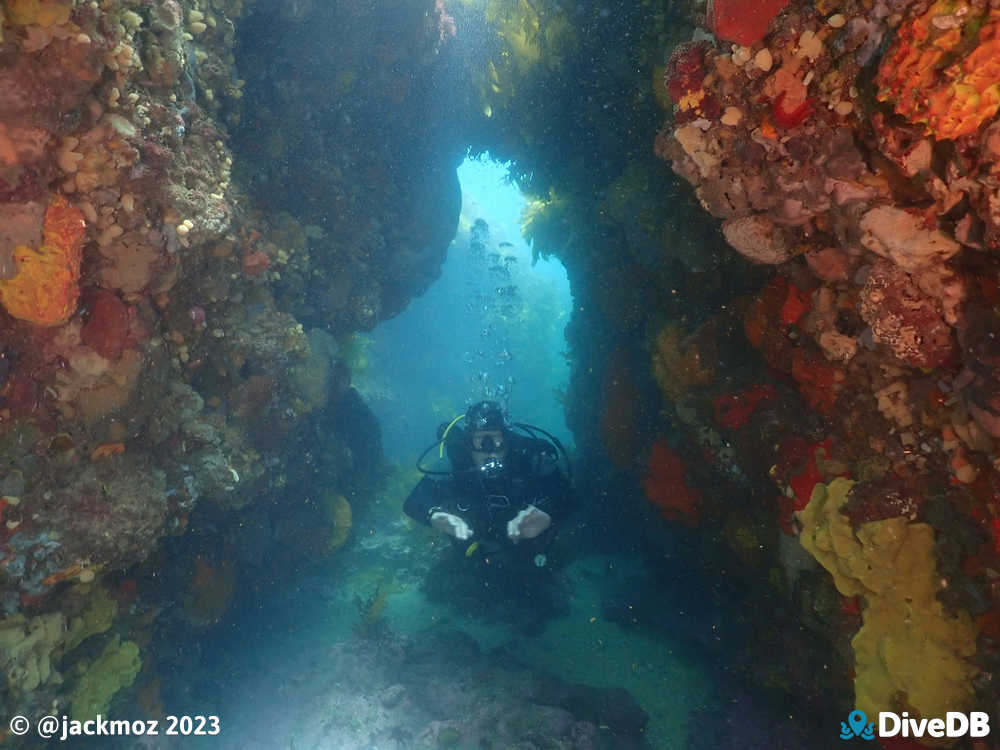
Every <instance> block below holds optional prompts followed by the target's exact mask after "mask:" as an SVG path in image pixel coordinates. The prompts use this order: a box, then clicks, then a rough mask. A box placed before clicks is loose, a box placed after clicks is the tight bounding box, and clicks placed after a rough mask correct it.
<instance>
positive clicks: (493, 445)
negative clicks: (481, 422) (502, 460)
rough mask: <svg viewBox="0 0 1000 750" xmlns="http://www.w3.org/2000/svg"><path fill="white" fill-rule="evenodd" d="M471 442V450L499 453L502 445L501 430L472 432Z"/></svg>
mask: <svg viewBox="0 0 1000 750" xmlns="http://www.w3.org/2000/svg"><path fill="white" fill-rule="evenodd" d="M471 442H472V450H474V451H475V452H477V453H499V452H500V451H502V450H503V446H504V438H503V433H502V432H496V433H493V432H474V433H472V439H471Z"/></svg>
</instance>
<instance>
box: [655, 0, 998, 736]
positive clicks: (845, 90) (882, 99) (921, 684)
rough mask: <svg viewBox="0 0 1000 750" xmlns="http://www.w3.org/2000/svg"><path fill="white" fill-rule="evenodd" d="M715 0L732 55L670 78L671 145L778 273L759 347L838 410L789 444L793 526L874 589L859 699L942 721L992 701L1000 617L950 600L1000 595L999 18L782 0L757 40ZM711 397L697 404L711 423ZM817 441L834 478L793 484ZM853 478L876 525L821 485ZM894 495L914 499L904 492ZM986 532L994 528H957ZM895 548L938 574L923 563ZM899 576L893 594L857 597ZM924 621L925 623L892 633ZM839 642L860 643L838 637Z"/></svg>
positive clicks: (850, 587)
mask: <svg viewBox="0 0 1000 750" xmlns="http://www.w3.org/2000/svg"><path fill="white" fill-rule="evenodd" d="M715 5H717V4H713V8H710V13H709V19H708V21H709V28H710V30H712V31H713V33H714V34H715V37H716V41H714V42H713V41H712V40H710V39H705V36H704V35H701V36H700V40H699V41H698V42H697V44H696V45H692V44H684V45H680V46H677V47H676V48H675V49H674V50H673V51H672V54H671V59H670V63H669V64H668V65H667V66H666V68H665V72H664V75H665V86H666V89H667V91H668V92H670V94H671V97H672V98H673V111H672V113H671V114H672V116H671V117H670V118H669V120H668V123H667V125H666V126H665V127H664V128H663V130H661V132H660V134H659V136H658V137H657V139H656V152H657V154H658V155H659V156H661V157H662V158H665V159H667V160H668V161H669V162H670V163H671V165H672V167H673V169H674V170H675V172H676V173H677V174H678V175H680V176H681V177H682V178H683V179H684V180H686V181H687V182H689V183H690V185H691V186H692V188H693V190H694V192H695V194H696V196H697V198H698V201H699V203H700V204H701V206H702V207H703V208H704V210H705V211H707V212H709V213H710V214H712V215H713V216H714V217H716V218H717V219H719V220H721V221H722V223H721V231H722V234H723V236H724V237H725V239H726V241H727V242H728V243H729V245H730V246H731V247H732V248H733V249H734V250H735V251H736V252H737V253H739V254H740V255H742V256H744V257H745V258H747V259H749V260H751V261H752V262H754V263H757V264H763V265H767V266H773V267H775V272H776V275H775V277H774V278H773V279H772V280H771V281H770V283H769V285H768V286H766V287H765V288H764V289H763V290H762V291H761V292H760V293H759V294H758V295H756V297H755V298H754V299H753V300H752V301H751V302H750V305H749V307H748V309H747V313H746V315H745V317H744V328H745V331H746V335H747V338H748V339H749V341H750V343H751V344H752V345H753V346H754V347H755V348H756V349H757V350H758V351H759V352H760V355H761V356H762V357H763V359H764V360H765V361H766V362H767V364H768V366H769V367H770V368H771V373H772V377H773V376H774V375H775V374H779V373H780V374H784V376H785V377H786V378H787V377H790V378H791V379H792V380H793V381H794V383H795V384H796V386H797V388H798V390H799V391H800V393H801V395H802V397H803V399H804V401H805V402H806V404H807V405H808V407H809V408H810V409H811V410H812V411H813V412H814V413H815V414H817V415H818V416H820V417H822V419H821V420H820V421H815V420H812V419H810V420H808V421H809V424H807V423H804V422H799V423H798V424H795V423H789V424H787V425H786V426H785V428H784V429H783V430H781V436H780V438H779V439H778V440H776V442H775V448H776V450H775V451H774V452H773V454H772V455H773V459H772V460H773V461H774V466H773V467H772V471H771V476H772V479H773V480H774V481H775V482H776V483H777V484H778V487H779V489H780V490H781V492H782V494H783V498H782V500H781V501H780V503H779V508H780V518H781V521H780V523H781V527H782V529H784V531H785V532H787V533H791V534H793V535H794V534H798V533H799V530H800V528H801V527H802V526H804V529H802V530H801V539H802V543H803V544H804V545H805V546H806V547H807V548H808V549H809V550H810V552H812V554H813V555H814V556H815V557H816V558H817V559H818V560H819V561H820V562H821V563H822V564H823V566H824V567H825V568H827V569H828V570H830V571H831V572H832V573H833V577H834V579H835V581H836V586H837V589H838V590H839V591H840V593H841V594H842V595H843V596H845V597H853V596H855V595H857V594H859V593H860V594H861V595H862V604H861V609H860V614H861V617H862V625H861V629H860V630H859V631H858V632H857V634H856V635H855V636H854V638H853V641H852V644H853V650H854V655H855V670H856V677H855V696H854V701H855V703H854V705H856V706H859V707H861V708H862V709H863V710H865V711H867V712H869V713H872V712H877V711H885V710H900V709H901V708H909V710H910V711H911V712H914V711H915V712H917V713H918V714H919V715H921V716H925V717H932V716H943V715H944V712H945V711H947V710H963V709H964V710H967V709H969V708H971V707H972V706H980V707H983V706H989V705H992V703H993V702H994V701H995V688H992V687H989V685H988V680H976V681H974V680H973V678H974V677H975V676H976V675H977V673H979V672H980V671H981V670H986V671H989V670H990V669H991V666H989V665H991V664H992V656H991V654H992V653H993V650H994V647H993V645H992V643H993V642H992V640H990V636H987V635H986V633H985V631H981V630H980V631H978V633H977V627H976V625H975V624H974V622H973V617H972V616H971V615H970V612H971V613H972V614H973V615H979V616H980V623H981V624H985V623H986V622H988V618H987V616H986V615H985V614H984V611H987V610H988V611H990V612H992V611H995V610H996V608H997V607H998V606H1000V600H998V599H997V598H996V597H995V595H990V596H989V598H988V601H984V600H983V598H982V597H981V596H980V595H979V594H976V595H975V596H971V595H970V596H958V597H950V596H945V593H946V591H945V589H948V590H952V589H954V588H958V589H959V590H963V591H967V592H970V591H977V592H985V591H987V590H992V587H991V586H990V585H989V583H988V576H989V575H991V574H990V573H988V572H987V571H996V570H998V569H1000V567H998V566H1000V559H998V558H997V556H996V554H997V549H998V548H997V546H996V545H995V543H994V542H993V541H992V540H995V539H996V529H997V528H1000V525H998V522H997V520H996V519H997V516H996V499H997V495H995V493H994V490H993V489H992V487H993V486H994V485H995V481H994V478H995V476H996V471H997V468H996V466H997V464H996V456H997V454H996V451H997V446H996V444H995V442H994V440H993V437H994V436H995V435H997V434H1000V432H998V431H997V420H996V419H995V417H994V413H995V411H996V408H997V405H998V402H997V401H996V400H995V399H994V396H993V393H994V389H993V387H992V385H990V383H992V382H994V380H995V378H994V375H995V372H994V367H993V364H992V357H991V355H989V354H987V353H986V352H985V351H984V347H983V343H984V342H985V339H984V338H983V336H984V334H985V335H986V336H988V337H989V338H992V337H993V335H994V333H995V331H996V328H995V323H996V320H995V316H993V314H992V313H991V312H987V311H986V308H988V307H992V306H993V305H995V303H996V293H995V289H996V287H997V284H998V281H1000V266H998V265H997V263H996V262H995V258H994V257H993V255H992V254H991V251H995V250H996V249H997V248H998V247H1000V246H998V245H997V243H996V241H995V240H996V232H995V231H994V227H996V225H997V222H998V221H1000V212H998V210H997V209H998V205H1000V204H998V203H997V201H996V200H995V199H996V196H997V181H996V170H995V164H996V158H997V151H996V148H995V145H996V144H994V143H993V140H995V138H996V136H995V132H996V128H997V126H998V124H1000V123H997V122H995V120H996V115H997V111H998V109H1000V98H998V92H1000V68H998V67H997V62H996V61H997V60H998V59H1000V57H998V54H997V53H998V50H1000V48H998V47H997V40H996V29H997V18H998V16H997V13H998V9H997V8H995V7H992V4H990V5H989V7H988V4H971V3H965V2H961V1H959V2H935V3H912V2H878V3H874V4H862V3H854V2H846V3H844V2H839V3H826V4H824V3H817V4H815V5H814V4H812V3H795V2H793V3H788V4H785V3H775V4H773V5H774V7H773V8H770V6H769V8H768V14H769V18H772V19H773V20H771V23H770V25H769V27H768V28H767V29H766V30H764V31H759V30H757V29H756V27H755V26H754V23H755V22H756V21H755V19H754V18H751V17H749V16H748V17H747V18H746V25H745V26H744V27H742V28H740V29H737V28H736V27H737V26H738V25H739V23H740V18H739V17H738V16H734V15H732V14H729V15H725V14H720V13H719V11H718V10H714V11H713V9H714V8H715ZM733 5H738V4H733ZM724 6H725V7H726V8H728V7H729V4H728V3H727V4H724ZM772 11H773V12H772ZM713 12H714V15H713ZM737 32H739V33H737ZM883 40H886V42H887V43H886V44H885V45H882V42H883ZM730 42H734V43H730ZM879 54H881V55H882V56H881V58H879V57H878V55H879ZM868 67H874V68H876V69H877V73H876V75H875V80H874V82H870V81H869V80H868V79H867V78H866V76H865V74H864V70H865V68H868ZM986 196H991V197H986ZM987 330H989V331H990V333H989V334H986V333H985V332H986V331H987ZM972 341H976V342H979V343H977V344H973V343H972ZM988 348H989V347H988V346H987V347H985V349H988ZM987 363H989V364H987ZM657 368H658V369H657V373H658V374H659V373H660V371H661V370H660V368H659V365H657ZM672 381H673V382H674V383H677V384H678V385H675V386H674V390H673V392H671V391H670V390H668V389H665V390H664V392H665V394H666V395H667V396H668V398H669V399H670V400H671V401H673V402H678V399H679V397H680V392H679V390H678V389H679V387H680V386H679V384H680V383H682V381H681V380H679V379H678V377H677V376H676V375H675V376H673V378H672ZM712 390H713V388H711V387H710V388H709V389H708V391H709V394H711V392H712ZM698 395H699V394H693V396H694V398H691V397H689V398H687V399H686V401H685V407H684V408H691V407H692V406H693V407H694V408H695V410H696V411H697V412H698V413H700V414H703V415H704V416H703V417H702V418H703V419H705V418H708V417H709V414H710V412H709V410H708V405H707V404H705V403H704V398H701V399H699V398H697V396H698ZM677 409H678V411H680V409H681V405H680V404H679V403H678V404H677ZM729 416H730V414H729V413H726V414H719V413H718V412H717V413H716V415H715V419H714V421H715V422H716V423H720V424H725V426H726V427H727V429H728V430H730V431H732V432H734V433H736V435H737V436H738V435H739V434H740V433H741V432H746V431H752V430H753V429H755V428H758V427H759V425H761V424H763V422H762V420H763V418H764V414H751V416H750V417H749V418H748V419H747V420H746V421H742V420H740V421H734V420H731V419H729ZM819 437H821V438H823V443H822V445H823V446H824V448H823V454H822V455H823V458H822V463H826V464H829V465H828V466H826V467H823V468H821V462H820V458H819V454H818V453H816V452H815V451H813V450H812V449H808V448H807V449H806V450H804V451H798V452H797V453H798V455H800V456H805V457H809V459H808V465H807V466H806V468H805V469H804V470H803V469H801V468H799V469H794V470H793V469H791V468H790V467H791V466H792V465H799V466H801V464H802V461H801V460H798V459H797V460H794V461H792V460H790V457H789V455H788V451H789V450H790V449H791V447H792V446H794V445H796V443H801V445H802V446H808V445H809V443H811V442H812V441H815V440H816V439H817V438H819ZM737 460H738V461H739V460H740V452H739V451H737ZM831 462H832V463H831ZM740 465H741V466H742V467H744V468H747V467H748V465H749V464H748V463H747V461H746V460H742V461H740ZM834 476H841V477H851V478H852V479H854V480H857V481H859V484H858V485H855V487H856V488H858V489H859V491H863V492H864V497H866V498H867V499H866V500H865V504H864V506H863V507H865V508H866V510H865V511H864V512H863V513H862V514H861V515H858V513H859V511H847V508H848V507H850V505H849V504H846V503H847V493H846V490H845V491H843V492H840V494H837V495H836V497H837V498H838V499H837V501H836V502H834V501H833V500H832V499H831V500H829V501H826V505H825V506H822V503H823V500H822V497H826V494H827V493H833V490H834V489H835V488H843V487H850V486H851V485H850V483H849V482H848V480H847V479H834V480H833V483H832V484H829V485H826V484H824V482H828V481H829V480H830V479H831V478H832V477H834ZM888 481H891V482H894V483H898V484H901V485H902V486H905V487H906V488H908V489H906V490H905V491H904V493H903V495H899V493H890V492H888V491H885V488H886V487H887V486H888V485H887V484H885V482H888ZM844 483H846V484H844ZM869 483H874V484H869ZM949 484H950V489H948V490H947V491H945V488H947V487H949ZM866 487H870V488H871V489H869V490H864V488H866ZM824 488H827V489H824ZM834 494H835V493H834ZM901 496H905V497H908V498H910V500H909V501H908V502H905V503H903V502H897V500H898V498H899V497H901ZM810 497H811V498H812V501H811V502H810ZM832 497H833V494H831V498H832ZM894 497H895V498H897V500H893V498H894ZM806 503H808V506H807V505H806ZM821 506H822V507H824V510H823V511H822V513H823V514H824V516H823V517H824V518H825V520H823V521H821V520H819V515H818V514H819V513H820V511H819V510H818V508H820V507H821ZM946 507H947V508H949V509H950V510H949V512H948V513H946V514H942V513H941V509H942V508H946ZM847 512H853V513H854V515H852V516H850V517H849V516H848V515H845V513H847ZM862 517H863V518H866V522H865V523H861V522H860V521H858V520H857V519H858V518H862ZM796 519H798V520H796ZM852 519H855V520H852ZM967 527H971V528H975V527H978V529H979V532H978V534H975V535H973V536H968V535H967V534H965V533H964V532H963V533H962V534H961V535H960V534H959V532H958V529H959V528H967ZM838 530H839V531H838ZM908 534H912V535H913V540H912V541H905V540H907V539H909V537H908V536H907V535H908ZM918 537H919V538H920V539H921V540H922V541H919V542H918V541H917V538H918ZM987 539H989V540H991V541H988V542H987V541H986V540H987ZM890 541H891V544H893V545H902V546H901V547H900V548H899V549H903V548H905V549H906V550H907V552H906V554H907V555H915V556H917V557H919V560H917V558H916V557H914V559H913V560H912V561H911V562H910V563H906V561H905V560H904V559H903V558H902V557H901V556H900V555H901V553H899V552H898V550H897V551H893V550H895V549H896V548H895V547H893V548H892V549H889V547H887V546H886V545H887V544H889V543H890ZM944 548H948V549H950V550H951V552H950V553H949V554H950V557H949V560H958V561H964V562H962V563H961V565H960V566H959V567H958V568H956V567H954V566H952V567H949V569H948V572H947V573H944V572H943V571H942V570H941V565H942V561H941V560H940V559H938V562H937V566H938V570H937V572H936V573H935V557H936V556H938V557H939V556H940V555H941V554H942V552H941V550H942V549H944ZM851 550H854V551H853V552H852V551H851ZM852 555H853V556H854V558H856V559H854V558H852V559H851V560H848V559H847V557H851V556H852ZM845 556H846V557H845ZM876 558H877V559H880V560H884V561H885V562H884V564H882V563H878V562H877V559H876ZM907 559H908V558H907ZM852 560H853V561H852ZM973 560H975V561H976V562H975V564H972V562H971V561H973ZM959 568H960V569H959ZM879 570H884V571H885V575H889V576H890V577H891V576H892V575H895V576H896V578H894V579H891V580H890V579H889V578H886V579H885V580H880V581H879V582H874V581H870V582H869V584H864V585H860V584H858V583H857V580H858V578H859V576H860V578H861V580H862V581H863V580H865V576H877V575H882V573H879V572H878V571H879ZM865 571H867V572H865ZM908 576H910V577H909V578H908ZM893 597H897V598H899V597H902V598H904V599H905V601H906V603H907V604H906V606H905V607H904V606H903V605H902V604H901V603H900V602H899V601H896V602H894V603H890V600H891V599H892V598H893ZM942 602H946V603H944V604H943V603H942ZM917 610H919V611H920V612H921V613H923V614H921V615H920V616H919V617H918V616H917V614H913V615H912V617H908V619H907V620H906V624H905V626H904V624H903V623H901V622H896V621H895V620H894V619H893V618H894V617H897V616H898V615H899V613H900V612H904V611H910V612H912V613H916V612H917ZM890 612H892V613H896V614H892V615H890V614H889V613H890ZM925 614H926V617H925V616H924V615H925ZM920 622H923V623H924V624H923V625H921V624H919V623H920ZM907 628H924V630H923V631H921V632H919V633H910V634H907V633H908V631H907ZM823 629H824V630H825V631H826V636H827V637H830V638H832V639H834V640H836V639H837V638H840V637H842V635H838V633H837V632H836V629H835V627H834V623H829V624H828V625H826V626H825V627H824V628H823ZM930 633H934V635H933V636H931V635H929V634H930ZM977 634H978V635H980V638H979V641H978V645H977ZM932 644H933V645H932ZM927 649H935V654H937V656H931V655H930V653H929V652H928V651H927ZM945 655H947V656H945ZM917 663H920V664H929V663H933V664H935V665H937V666H935V667H934V668H933V669H931V668H930V667H928V669H929V670H930V671H928V673H927V674H918V673H917V672H914V671H913V669H912V668H911V667H904V666H903V665H904V664H907V665H913V664H917Z"/></svg>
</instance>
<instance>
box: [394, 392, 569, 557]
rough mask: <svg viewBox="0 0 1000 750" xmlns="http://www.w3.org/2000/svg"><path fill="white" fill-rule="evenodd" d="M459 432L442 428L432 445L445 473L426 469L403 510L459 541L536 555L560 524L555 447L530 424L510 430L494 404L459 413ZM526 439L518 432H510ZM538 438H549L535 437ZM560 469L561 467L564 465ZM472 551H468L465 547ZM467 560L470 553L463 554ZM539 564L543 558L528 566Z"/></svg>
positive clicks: (564, 501) (561, 496)
mask: <svg viewBox="0 0 1000 750" xmlns="http://www.w3.org/2000/svg"><path fill="white" fill-rule="evenodd" d="M463 416H464V419H465V426H464V427H462V426H459V425H458V424H457V423H458V421H460V420H461V419H462V418H463V417H461V416H460V417H458V418H456V419H455V420H454V421H452V423H451V424H449V425H447V426H446V427H443V429H442V430H441V431H440V434H439V435H438V438H439V441H438V443H435V444H434V445H432V446H431V447H430V448H428V449H427V450H426V451H424V454H423V455H422V456H421V460H422V459H423V458H424V457H425V456H426V455H427V453H428V452H429V451H430V450H433V448H434V447H437V446H441V450H442V452H443V449H447V451H448V458H449V461H450V462H451V466H452V469H451V471H431V470H429V469H426V468H424V467H423V466H422V465H421V463H420V461H418V462H417V468H418V469H420V470H421V471H422V472H424V474H425V476H424V477H423V478H422V479H421V480H420V482H419V483H418V484H417V486H416V487H415V488H414V489H413V491H412V492H411V493H410V495H409V497H407V499H406V502H405V503H404V504H403V511H404V512H405V513H406V514H407V515H408V516H410V518H412V519H414V520H415V521H418V522H419V523H423V524H427V525H429V526H432V527H433V528H435V529H437V530H438V531H440V532H442V533H444V534H447V535H448V536H451V537H454V538H455V539H457V540H459V541H461V542H469V545H468V547H467V548H466V549H467V551H468V550H469V549H470V548H472V546H473V545H476V546H477V547H478V546H485V547H486V548H487V549H486V550H484V551H494V552H495V551H498V550H500V549H502V548H504V547H509V546H511V545H528V546H530V549H531V550H532V551H535V552H537V553H538V554H542V553H543V552H544V550H545V549H546V548H547V546H548V543H549V542H550V541H551V538H552V537H553V536H554V533H555V530H554V524H557V523H558V522H559V521H561V520H564V519H565V515H566V513H567V512H568V510H569V506H570V503H571V499H572V497H571V491H570V481H569V479H568V477H567V475H566V474H564V473H563V472H562V470H561V469H560V467H559V456H558V454H557V452H556V446H558V449H559V450H560V451H562V453H563V456H564V457H565V451H564V450H563V448H562V445H561V444H560V443H559V441H558V440H557V439H556V438H555V437H553V436H551V435H549V434H548V433H547V432H545V431H544V430H541V429H540V428H538V427H533V426H531V425H522V424H511V423H510V422H508V421H507V418H506V416H505V415H504V413H503V410H502V409H501V408H500V405H499V404H497V403H496V402H495V401H480V402H479V403H477V404H473V405H472V406H471V407H469V409H468V411H467V412H466V413H465V414H464V415H463ZM515 427H517V428H520V429H521V430H523V432H525V433H527V434H520V433H518V432H515V431H514V428H515ZM537 433H541V434H544V435H546V436H547V437H548V438H550V440H551V442H550V440H545V439H542V438H539V437H537ZM566 465H567V470H568V467H569V461H568V459H567V461H566ZM473 551H474V549H473ZM470 554H471V553H470ZM535 562H536V564H538V565H544V557H543V558H541V559H536V560H535Z"/></svg>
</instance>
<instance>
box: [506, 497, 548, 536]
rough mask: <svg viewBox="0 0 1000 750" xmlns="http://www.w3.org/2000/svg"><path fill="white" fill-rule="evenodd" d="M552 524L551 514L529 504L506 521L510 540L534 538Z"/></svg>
mask: <svg viewBox="0 0 1000 750" xmlns="http://www.w3.org/2000/svg"><path fill="white" fill-rule="evenodd" d="M551 525H552V516H550V515H549V514H548V513H546V512H545V511H544V510H539V509H538V508H536V507H535V506H534V505H529V506H528V507H527V508H525V509H524V510H522V511H521V512H520V513H518V514H517V515H516V516H514V517H513V518H512V519H511V520H510V521H508V522H507V536H508V537H510V540H511V541H512V542H519V541H521V540H522V539H534V538H535V537H536V536H538V535H539V534H541V533H542V532H543V531H545V530H546V529H547V528H549V526H551Z"/></svg>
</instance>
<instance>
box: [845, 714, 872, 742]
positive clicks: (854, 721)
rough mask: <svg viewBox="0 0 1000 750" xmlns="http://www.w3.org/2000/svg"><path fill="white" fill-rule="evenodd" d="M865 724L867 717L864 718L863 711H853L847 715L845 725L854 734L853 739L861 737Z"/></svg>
mask: <svg viewBox="0 0 1000 750" xmlns="http://www.w3.org/2000/svg"><path fill="white" fill-rule="evenodd" d="M867 722H868V717H867V716H865V712H864V711H858V710H857V709H854V710H853V711H851V713H849V714H848V715H847V723H848V724H850V725H851V730H852V731H853V732H854V736H855V737H860V736H861V733H862V732H863V731H865V724H866V723H867Z"/></svg>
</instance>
